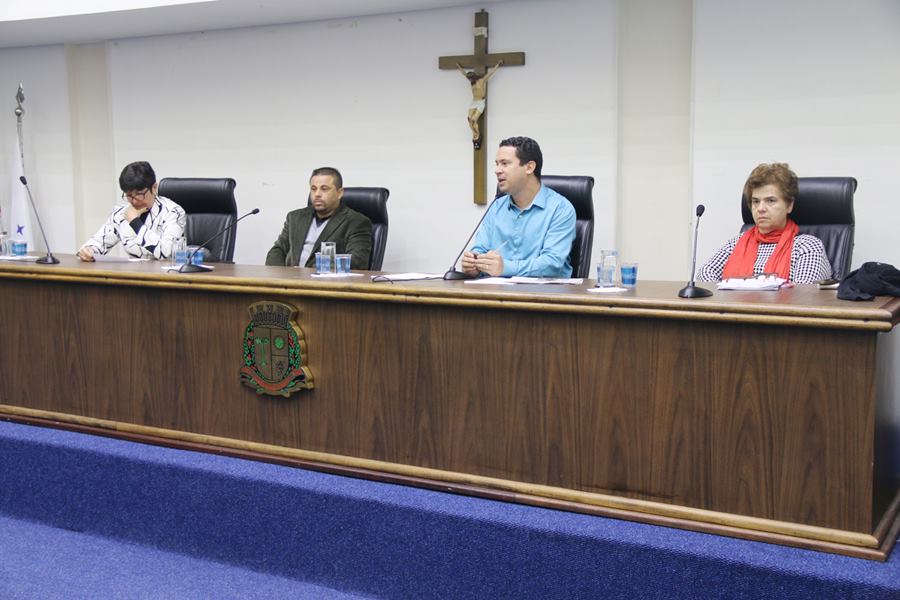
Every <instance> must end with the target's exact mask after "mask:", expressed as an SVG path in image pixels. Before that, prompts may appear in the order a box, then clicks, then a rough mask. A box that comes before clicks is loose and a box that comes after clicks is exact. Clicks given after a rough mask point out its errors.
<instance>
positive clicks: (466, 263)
mask: <svg viewBox="0 0 900 600" xmlns="http://www.w3.org/2000/svg"><path fill="white" fill-rule="evenodd" d="M477 258H478V257H477V256H475V255H474V254H472V253H471V252H464V253H463V257H462V270H463V273H465V274H466V275H472V276H473V277H474V276H475V275H478V267H477V266H476V260H477Z"/></svg>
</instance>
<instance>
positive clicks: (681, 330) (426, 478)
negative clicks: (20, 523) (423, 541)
mask: <svg viewBox="0 0 900 600" xmlns="http://www.w3.org/2000/svg"><path fill="white" fill-rule="evenodd" d="M677 288H678V285H676V284H674V283H672V284H669V283H653V282H648V283H642V284H641V286H640V287H639V288H638V289H637V290H636V291H635V292H629V293H628V294H626V295H624V296H616V297H609V296H599V297H598V296H595V295H591V294H586V293H585V292H584V290H583V287H572V286H566V287H554V288H551V289H547V288H544V287H539V286H524V287H523V286H517V287H511V288H507V287H502V288H501V287H499V286H491V287H490V288H485V287H483V286H474V285H466V284H463V283H446V282H414V283H404V284H389V283H388V284H384V283H382V284H373V283H370V282H369V281H368V280H365V281H363V280H361V278H360V279H358V280H356V281H353V282H349V283H348V282H339V283H338V282H334V281H321V280H312V279H310V278H309V273H308V271H306V270H300V269H281V268H269V267H243V266H227V265H223V266H220V267H219V268H218V269H217V270H216V272H215V273H214V274H201V275H193V276H177V275H174V274H164V273H161V272H160V270H159V267H158V265H156V264H118V263H97V264H91V265H83V264H79V263H76V262H74V261H72V260H71V259H68V260H64V262H63V264H62V265H61V266H60V267H59V268H54V267H49V268H48V267H42V268H41V269H38V268H37V266H36V265H30V266H29V265H18V264H17V265H5V264H0V297H2V298H4V299H6V301H5V302H3V303H2V305H0V323H2V326H3V328H4V331H5V332H6V333H7V335H6V336H4V337H5V339H6V340H23V343H22V344H21V345H20V346H19V347H21V351H18V352H14V351H11V348H12V347H13V346H12V345H10V344H9V343H7V344H5V346H4V352H3V360H2V364H0V403H2V405H3V407H0V412H4V413H6V414H8V415H12V416H15V417H17V418H24V419H45V420H53V419H55V420H63V421H70V422H73V423H76V422H78V423H81V424H82V425H87V426H89V427H93V428H94V429H95V430H104V431H109V430H110V429H114V430H117V431H118V432H119V433H120V434H122V435H132V436H134V435H140V436H144V437H147V436H149V437H150V438H152V439H155V440H163V441H165V442H166V443H172V444H179V443H190V444H194V445H200V446H202V447H204V448H212V449H216V450H217V451H222V449H228V451H231V452H237V453H240V452H243V453H245V454H252V455H254V456H263V457H270V458H276V459H278V460H288V461H295V462H297V463H299V464H303V465H306V466H310V465H312V466H319V467H324V468H328V469H329V470H337V471H342V472H351V473H356V474H359V473H363V474H367V475H370V476H376V477H380V478H385V479H389V480H398V481H405V482H410V481H412V482H416V483H420V484H425V485H430V486H432V487H438V488H441V489H445V488H450V489H457V490H462V491H467V492H474V493H481V494H484V495H495V496H497V497H503V498H507V499H514V500H519V501H525V502H530V503H535V504H546V505H549V506H558V507H563V508H569V509H575V510H583V511H586V512H595V513H599V514H610V515H614V516H624V517H627V518H635V519H639V520H645V521H649V522H658V523H663V524H669V525H675V526H680V527H688V528H692V529H699V530H704V531H713V532H719V533H728V534H731V535H740V536H742V537H750V538H754V539H765V540H768V541H776V542H782V543H791V544H795V545H803V546H808V547H815V548H819V549H826V550H833V551H840V552H845V553H850V554H856V555H862V556H867V557H874V558H883V557H884V555H885V553H886V551H887V550H888V549H889V547H890V542H889V541H888V538H890V537H891V536H890V535H889V533H888V529H889V528H890V527H891V526H895V525H896V522H897V519H896V513H897V510H896V509H897V507H896V501H895V502H894V505H893V506H892V507H888V506H887V503H888V502H890V501H894V500H895V499H896V498H897V483H896V479H894V478H893V477H887V478H883V479H876V477H875V475H874V470H873V460H876V462H878V461H879V460H880V459H879V458H878V457H877V456H875V426H876V409H877V408H878V406H879V405H880V406H882V407H884V406H889V405H890V403H891V402H894V401H895V400H896V398H895V395H896V394H895V391H893V390H883V391H879V392H878V393H876V388H875V382H876V365H877V361H876V349H877V347H878V340H879V337H882V336H884V335H887V334H886V333H883V334H878V333H877V332H878V331H890V329H891V328H892V326H893V325H894V324H895V323H896V322H897V320H898V315H900V308H898V304H897V302H896V300H895V299H880V300H879V301H878V302H875V303H869V304H861V303H860V304H856V303H844V302H841V301H838V300H836V299H835V298H834V292H821V291H818V290H816V289H814V288H810V287H806V286H798V288H794V289H792V290H785V291H782V292H779V293H755V294H746V293H734V292H732V293H728V294H725V293H719V294H716V295H715V296H714V297H713V298H711V299H708V300H702V301H686V300H682V299H678V298H676V297H675V292H676V291H677ZM263 300H278V301H283V302H287V303H289V304H292V305H294V306H296V307H297V308H298V309H299V311H300V314H299V316H298V322H299V323H300V325H301V327H302V329H303V331H304V333H305V337H306V341H307V345H308V348H309V354H308V357H309V362H308V364H309V367H310V369H311V370H312V372H313V374H314V378H315V384H316V388H315V389H313V390H309V391H308V392H301V393H298V394H296V395H294V396H292V397H291V398H290V399H285V398H281V397H268V396H258V395H257V394H255V393H254V392H253V391H252V390H250V389H249V388H247V387H245V386H243V385H241V384H240V383H239V380H238V375H237V373H238V369H239V367H240V364H241V344H240V340H241V338H242V335H243V331H244V328H245V327H246V325H247V323H248V321H249V314H248V312H247V308H248V306H249V305H250V304H252V303H253V302H257V301H263ZM792 325H793V326H792ZM888 364H890V362H888ZM41 411H45V412H41ZM886 435H887V436H888V438H889V439H888V444H887V446H886V447H890V444H892V443H896V440H893V439H890V438H891V435H892V434H891V433H890V431H888V432H887V434H886ZM876 466H877V465H876Z"/></svg>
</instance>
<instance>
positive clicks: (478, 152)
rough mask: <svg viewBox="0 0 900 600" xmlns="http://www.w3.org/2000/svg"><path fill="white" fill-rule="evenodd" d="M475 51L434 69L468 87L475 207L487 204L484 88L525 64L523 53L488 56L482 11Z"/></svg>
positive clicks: (441, 62) (443, 59) (449, 58)
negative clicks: (504, 70) (503, 70)
mask: <svg viewBox="0 0 900 600" xmlns="http://www.w3.org/2000/svg"><path fill="white" fill-rule="evenodd" d="M473 34H474V36H475V51H474V53H473V54H468V55H466V56H441V57H438V68H440V69H453V70H457V71H460V72H461V73H462V74H463V75H465V77H466V79H467V80H468V81H469V85H471V86H472V104H471V105H469V114H468V120H469V129H470V130H471V131H472V148H473V155H474V156H473V158H474V161H475V162H474V172H475V179H474V188H473V199H474V201H475V204H487V197H486V194H485V188H486V180H487V156H486V155H485V150H484V141H485V139H486V138H487V84H488V80H489V79H490V78H491V77H493V75H494V73H496V72H497V69H499V68H500V67H517V66H521V65H524V64H525V53H524V52H501V53H499V54H489V53H488V14H487V11H485V10H480V11H478V12H477V13H475V28H474V30H473Z"/></svg>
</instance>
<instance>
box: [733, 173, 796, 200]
mask: <svg viewBox="0 0 900 600" xmlns="http://www.w3.org/2000/svg"><path fill="white" fill-rule="evenodd" d="M766 185H774V186H775V187H777V188H778V189H779V190H781V195H782V196H784V199H785V200H787V202H788V204H790V203H791V202H793V201H794V199H795V198H797V188H798V183H797V174H796V173H794V172H793V171H791V167H790V166H789V165H788V164H787V163H771V164H766V163H763V164H761V165H757V167H756V168H755V169H753V171H751V172H750V176H749V177H747V182H746V183H744V198H746V199H747V206H752V204H751V202H752V198H751V196H752V195H753V190H755V189H756V188H761V187H763V186H766Z"/></svg>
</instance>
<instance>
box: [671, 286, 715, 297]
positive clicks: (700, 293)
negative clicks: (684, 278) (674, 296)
mask: <svg viewBox="0 0 900 600" xmlns="http://www.w3.org/2000/svg"><path fill="white" fill-rule="evenodd" d="M712 295H713V293H712V291H711V290H708V289H706V288H702V287H698V286H696V285H694V284H692V283H689V284H688V285H686V286H685V287H683V288H681V289H680V290H678V297H679V298H708V297H710V296H712Z"/></svg>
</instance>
